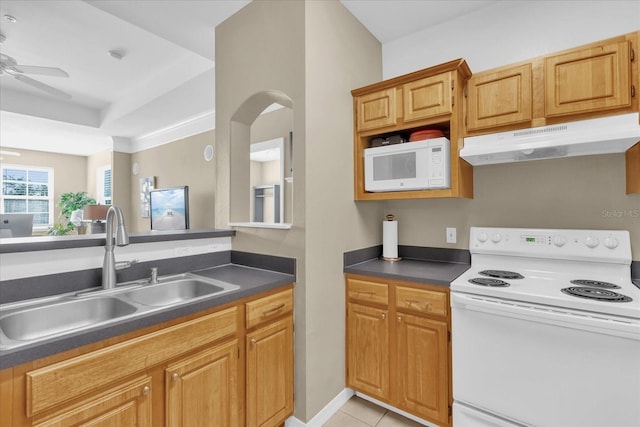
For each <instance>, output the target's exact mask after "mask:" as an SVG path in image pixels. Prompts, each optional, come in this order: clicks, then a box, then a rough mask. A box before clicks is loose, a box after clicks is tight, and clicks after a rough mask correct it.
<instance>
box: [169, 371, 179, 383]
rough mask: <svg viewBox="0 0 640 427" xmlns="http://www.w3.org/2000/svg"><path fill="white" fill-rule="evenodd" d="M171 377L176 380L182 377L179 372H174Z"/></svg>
mask: <svg viewBox="0 0 640 427" xmlns="http://www.w3.org/2000/svg"><path fill="white" fill-rule="evenodd" d="M171 379H172V380H174V381H178V380H179V379H180V374H179V373H177V372H174V373H173V375H171Z"/></svg>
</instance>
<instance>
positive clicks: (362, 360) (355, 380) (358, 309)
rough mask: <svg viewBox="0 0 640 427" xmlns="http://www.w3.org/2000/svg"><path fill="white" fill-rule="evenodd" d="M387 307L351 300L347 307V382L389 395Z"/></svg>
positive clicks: (361, 389)
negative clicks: (377, 306)
mask: <svg viewBox="0 0 640 427" xmlns="http://www.w3.org/2000/svg"><path fill="white" fill-rule="evenodd" d="M387 316H388V312H387V310H381V309H377V308H373V307H367V306H364V305H360V304H353V303H349V304H348V307H347V353H348V354H347V383H348V384H347V385H348V386H349V387H351V388H353V389H355V390H358V391H361V392H363V393H366V394H368V395H370V396H372V397H379V398H382V399H389V324H388V319H387Z"/></svg>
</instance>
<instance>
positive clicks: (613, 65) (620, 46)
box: [544, 41, 631, 117]
mask: <svg viewBox="0 0 640 427" xmlns="http://www.w3.org/2000/svg"><path fill="white" fill-rule="evenodd" d="M629 52H630V42H629V41H623V42H620V43H612V44H608V45H602V46H598V47H594V48H590V49H583V50H579V51H575V52H570V53H566V54H562V55H556V56H550V57H547V58H545V64H544V68H545V115H546V116H547V117H552V116H563V115H568V114H576V113H584V112H590V111H596V110H606V109H612V108H619V107H625V106H629V105H631V61H630V53H629Z"/></svg>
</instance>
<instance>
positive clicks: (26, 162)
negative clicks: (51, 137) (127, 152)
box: [2, 148, 95, 222]
mask: <svg viewBox="0 0 640 427" xmlns="http://www.w3.org/2000/svg"><path fill="white" fill-rule="evenodd" d="M11 151H16V152H18V153H20V154H21V155H20V156H19V157H17V156H16V157H9V156H5V159H4V160H3V161H2V163H3V164H12V165H23V166H41V167H50V168H53V187H54V206H55V207H54V216H53V218H52V220H53V221H54V222H55V221H57V220H58V216H59V215H60V208H58V206H57V205H58V202H59V201H60V195H61V194H62V193H68V192H74V193H75V192H78V191H86V192H88V194H89V195H90V196H92V197H94V195H95V190H94V191H88V190H87V188H88V187H87V158H86V157H84V156H75V155H69V154H58V153H50V152H45V151H34V150H23V149H17V148H12V149H11ZM94 173H95V172H94Z"/></svg>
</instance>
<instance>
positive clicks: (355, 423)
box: [324, 396, 424, 427]
mask: <svg viewBox="0 0 640 427" xmlns="http://www.w3.org/2000/svg"><path fill="white" fill-rule="evenodd" d="M324 427H424V426H422V425H421V424H418V423H416V422H415V421H413V420H410V419H408V418H405V417H403V416H402V415H398V414H396V413H394V412H391V411H388V410H386V409H385V408H381V407H380V406H377V405H374V404H373V403H371V402H369V401H367V400H364V399H361V398H359V397H357V396H353V397H352V398H351V399H349V401H348V402H347V403H345V404H344V406H342V408H340V410H339V411H338V412H336V414H335V415H334V416H333V417H331V418H330V419H329V421H327V422H326V423H325V424H324Z"/></svg>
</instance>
